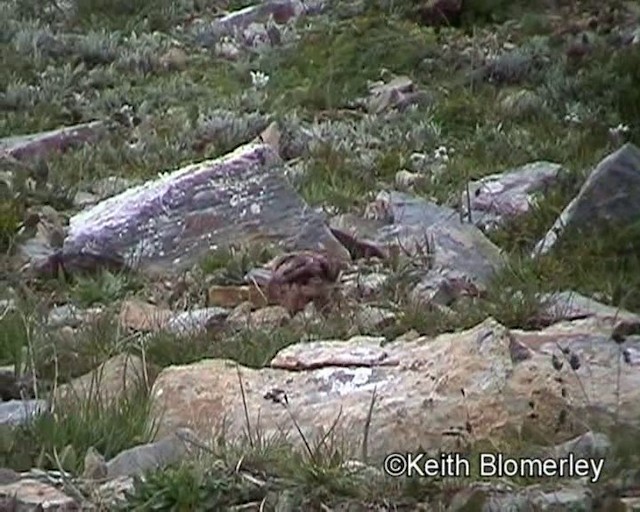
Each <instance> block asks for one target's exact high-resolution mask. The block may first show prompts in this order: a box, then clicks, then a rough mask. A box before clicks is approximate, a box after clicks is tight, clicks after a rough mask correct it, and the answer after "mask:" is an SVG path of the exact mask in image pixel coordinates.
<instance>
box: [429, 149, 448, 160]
mask: <svg viewBox="0 0 640 512" xmlns="http://www.w3.org/2000/svg"><path fill="white" fill-rule="evenodd" d="M433 156H434V158H435V159H436V160H440V161H442V162H448V161H449V150H448V149H447V148H446V146H440V147H438V148H437V149H436V150H435V151H434V152H433Z"/></svg>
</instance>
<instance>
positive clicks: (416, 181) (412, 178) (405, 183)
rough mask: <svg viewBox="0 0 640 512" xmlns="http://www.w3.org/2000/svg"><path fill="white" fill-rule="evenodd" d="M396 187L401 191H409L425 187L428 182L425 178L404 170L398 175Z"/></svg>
mask: <svg viewBox="0 0 640 512" xmlns="http://www.w3.org/2000/svg"><path fill="white" fill-rule="evenodd" d="M395 181H396V187H398V189H400V190H409V189H411V188H413V187H415V186H420V185H424V184H425V183H426V182H427V180H426V178H425V176H423V175H421V174H418V173H415V172H410V171H407V170H406V169H402V170H400V171H398V172H397V173H396V179H395Z"/></svg>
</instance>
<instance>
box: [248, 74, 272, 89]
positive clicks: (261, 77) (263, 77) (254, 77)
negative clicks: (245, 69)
mask: <svg viewBox="0 0 640 512" xmlns="http://www.w3.org/2000/svg"><path fill="white" fill-rule="evenodd" d="M268 83H269V75H267V74H265V73H263V72H262V71H251V85H253V87H255V88H256V89H262V88H263V87H264V86H266V85H267V84H268Z"/></svg>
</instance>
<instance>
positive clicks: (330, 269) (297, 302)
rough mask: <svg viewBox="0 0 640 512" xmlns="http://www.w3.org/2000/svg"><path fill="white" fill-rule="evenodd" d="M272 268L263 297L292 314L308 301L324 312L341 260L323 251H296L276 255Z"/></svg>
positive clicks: (338, 274)
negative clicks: (265, 295) (265, 293)
mask: <svg viewBox="0 0 640 512" xmlns="http://www.w3.org/2000/svg"><path fill="white" fill-rule="evenodd" d="M272 268H273V274H272V276H271V279H270V280H269V282H268V283H267V297H268V298H269V300H270V301H273V302H276V303H278V304H280V305H282V306H284V307H285V308H286V309H287V310H288V311H289V312H290V313H291V314H292V315H295V314H296V313H298V312H299V311H302V310H303V309H304V308H305V306H306V305H307V304H308V303H309V302H313V303H314V304H315V306H316V308H317V309H318V311H326V309H327V308H328V307H329V306H330V305H331V303H332V301H333V299H334V298H335V291H336V282H337V280H338V277H339V276H340V272H341V271H342V268H343V263H342V262H341V261H340V260H338V259H336V258H334V257H332V256H330V255H329V254H326V253H323V252H314V251H300V252H291V253H287V254H284V255H282V256H280V257H278V258H276V259H275V260H274V262H273V263H272Z"/></svg>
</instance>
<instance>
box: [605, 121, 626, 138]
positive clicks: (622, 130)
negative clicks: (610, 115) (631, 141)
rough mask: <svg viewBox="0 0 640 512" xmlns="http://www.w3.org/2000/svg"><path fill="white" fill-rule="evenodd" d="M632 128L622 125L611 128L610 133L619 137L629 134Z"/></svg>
mask: <svg viewBox="0 0 640 512" xmlns="http://www.w3.org/2000/svg"><path fill="white" fill-rule="evenodd" d="M629 130H630V128H629V127H628V126H627V125H626V124H622V123H620V124H619V125H618V126H616V127H611V128H609V133H610V134H611V135H619V134H621V133H629Z"/></svg>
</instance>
